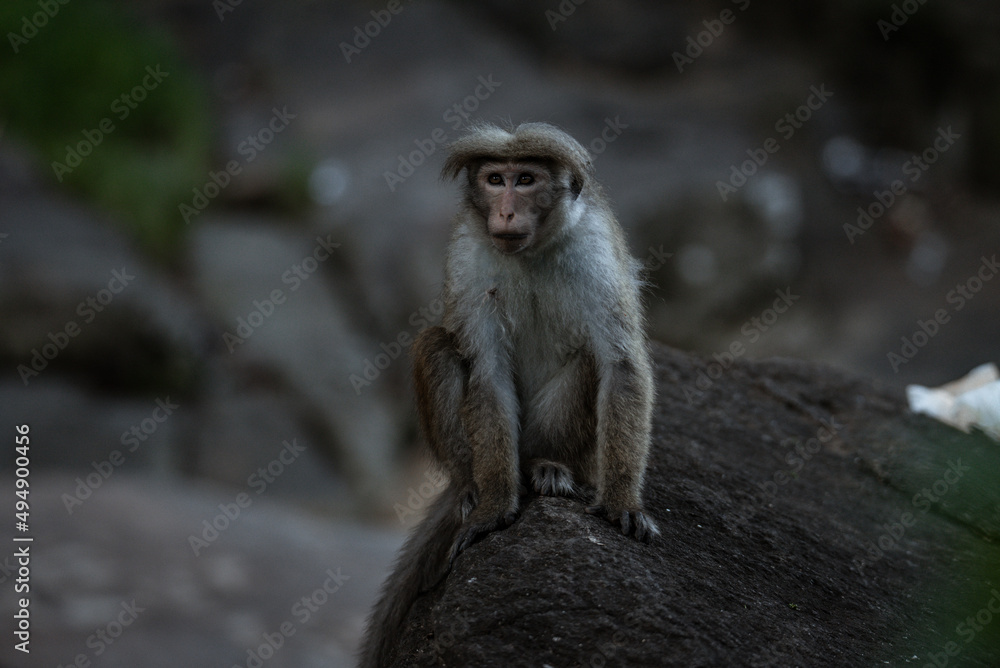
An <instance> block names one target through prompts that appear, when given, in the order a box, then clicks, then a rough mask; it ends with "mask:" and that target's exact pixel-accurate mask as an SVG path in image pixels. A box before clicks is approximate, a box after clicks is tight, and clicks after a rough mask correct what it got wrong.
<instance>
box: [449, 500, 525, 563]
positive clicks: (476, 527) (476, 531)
mask: <svg viewBox="0 0 1000 668" xmlns="http://www.w3.org/2000/svg"><path fill="white" fill-rule="evenodd" d="M516 519H517V511H516V510H509V511H507V512H506V513H504V514H503V515H500V516H499V517H497V518H495V519H493V520H490V521H487V522H473V523H472V524H469V525H468V526H464V527H462V529H461V530H460V531H459V532H458V536H457V537H456V538H455V544H454V545H453V546H452V548H451V556H449V557H448V570H451V567H452V566H454V564H455V559H457V558H458V555H459V553H460V552H461V551H462V550H464V549H465V548H467V547H469V546H470V545H472V544H473V543H475V542H476V541H478V540H479V539H481V538H482V537H483V536H485V535H486V534H488V533H492V532H494V531H496V530H497V529H504V528H506V527H509V526H510V525H511V524H513V523H514V520H516Z"/></svg>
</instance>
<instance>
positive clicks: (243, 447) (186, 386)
mask: <svg viewBox="0 0 1000 668" xmlns="http://www.w3.org/2000/svg"><path fill="white" fill-rule="evenodd" d="M0 28H2V34H3V35H4V42H5V43H4V44H3V45H2V46H0V361H2V370H3V373H2V374H0V417H2V429H3V431H2V432H0V433H2V435H3V436H2V438H3V439H4V440H3V442H4V443H6V444H8V445H5V446H4V447H5V448H7V450H6V452H8V453H10V454H9V455H4V456H3V457H2V458H0V471H2V477H3V489H4V490H8V491H10V490H12V489H13V484H14V462H15V452H14V438H15V435H16V433H15V427H14V426H15V425H22V424H27V425H28V426H29V428H30V444H31V448H30V457H31V464H30V471H31V474H30V481H31V487H30V489H31V497H30V500H31V510H30V514H31V516H30V520H31V522H30V530H29V531H28V532H27V533H28V534H30V535H33V536H34V537H35V542H34V543H33V544H32V562H31V608H30V610H31V614H32V645H31V648H32V654H31V662H30V663H29V662H28V661H26V659H27V656H25V655H23V654H21V653H19V652H16V651H14V650H13V648H12V647H11V645H10V642H9V640H8V641H5V643H4V645H3V647H0V660H2V662H3V663H4V665H67V666H68V665H81V666H82V665H85V664H84V663H83V662H82V660H86V661H89V662H92V665H100V666H138V665H142V666H178V665H187V666H226V667H228V666H247V667H248V668H249V667H251V666H259V665H262V664H264V665H267V666H298V667H301V666H307V667H308V666H346V665H351V661H352V659H351V656H352V652H353V651H354V649H355V647H356V645H357V641H358V637H359V634H360V632H361V629H362V626H363V620H364V615H365V614H366V613H367V610H368V608H369V606H370V604H371V602H372V598H373V597H374V595H375V593H376V591H377V587H378V585H379V583H380V581H381V579H382V577H383V576H384V574H385V570H386V569H387V568H388V566H389V563H390V561H391V559H392V556H393V554H394V552H395V550H396V549H397V548H398V546H399V544H400V542H401V540H402V537H403V535H404V532H405V529H406V528H407V527H409V526H412V524H413V523H414V521H415V520H416V519H417V518H419V515H420V512H421V509H422V508H423V506H424V505H425V504H426V502H427V499H429V498H430V497H432V496H433V494H434V493H435V492H436V491H437V490H438V489H439V488H440V486H441V484H442V481H441V479H440V478H439V477H438V476H437V474H436V473H435V472H434V469H433V468H430V467H429V466H428V464H427V462H426V460H424V459H423V458H422V455H421V452H420V449H419V448H418V438H417V432H416V425H415V416H414V412H413V410H412V399H411V395H410V388H409V382H408V361H407V356H406V344H407V343H408V341H409V340H411V338H412V337H413V336H414V335H415V334H416V333H417V332H419V331H420V330H421V329H423V328H425V327H427V326H429V325H431V324H436V323H437V322H438V320H439V319H440V315H441V310H440V308H441V305H440V302H438V301H437V296H438V291H439V288H440V283H441V278H442V275H441V267H442V261H443V254H444V248H445V244H446V242H447V239H448V233H449V232H448V221H449V219H450V217H451V215H452V213H453V212H454V211H455V209H456V206H457V203H458V188H457V187H456V186H454V185H453V184H449V183H444V182H442V181H441V180H440V179H439V176H438V174H439V170H440V166H441V164H442V162H443V153H444V150H443V148H444V146H445V145H446V143H447V142H448V141H451V140H453V139H455V138H456V137H458V136H459V135H460V134H461V132H462V129H463V128H464V127H465V126H467V125H468V123H469V122H471V121H475V120H486V121H493V122H499V123H513V124H517V123H519V122H522V121H529V120H531V121H547V122H550V123H554V124H556V125H559V126H561V127H563V128H564V129H566V130H567V131H569V132H570V133H571V134H573V135H574V136H575V137H577V138H578V139H579V140H580V141H581V142H582V143H583V144H585V145H586V146H587V147H588V148H589V149H590V150H591V152H592V153H593V154H594V156H595V166H596V170H597V176H598V179H599V180H600V181H601V182H602V183H603V184H604V186H605V188H606V190H607V192H608V194H609V195H610V197H611V198H612V200H613V202H614V205H615V208H616V210H617V212H618V215H619V218H620V220H621V222H622V224H623V225H624V227H625V228H626V230H627V232H628V235H629V240H630V243H631V247H632V250H633V253H634V254H635V255H636V256H637V257H639V258H641V259H643V260H644V261H645V264H646V268H647V271H648V277H649V283H650V286H649V289H648V293H647V303H648V309H649V333H650V336H651V338H653V339H655V340H658V341H661V342H663V343H666V344H669V345H672V346H676V347H679V348H682V349H685V350H691V351H697V352H699V353H704V354H708V355H716V359H717V360H718V361H719V364H720V365H721V366H722V367H723V368H725V367H726V366H728V364H729V363H731V357H729V358H727V357H726V355H724V354H723V353H726V354H730V355H731V353H729V352H728V351H737V350H738V351H740V352H738V353H737V356H741V357H746V358H759V357H765V356H773V355H780V356H790V357H797V358H804V359H808V360H815V361H819V362H824V363H829V364H833V365H836V366H838V367H841V368H843V369H846V370H848V371H851V372H854V373H858V374H862V375H865V376H868V377H873V378H875V379H878V380H879V381H882V382H885V383H887V384H890V385H894V386H898V387H900V388H902V387H904V386H905V385H906V384H907V383H915V382H916V383H920V384H924V385H937V384H941V383H943V382H946V381H948V380H952V379H954V378H957V377H959V376H961V375H963V374H965V373H966V372H967V371H968V370H970V369H971V368H972V367H974V366H976V365H978V364H981V363H984V362H988V361H994V362H997V361H1000V360H998V355H997V345H996V342H997V341H1000V317H998V314H1000V279H997V280H993V279H994V278H995V277H996V275H997V273H998V272H1000V268H998V267H997V265H996V259H995V258H996V256H997V254H998V252H1000V200H998V198H997V193H998V186H1000V170H998V168H997V163H996V160H995V156H996V155H997V154H998V152H1000V86H998V84H1000V42H998V40H997V39H996V36H997V35H998V34H1000V9H998V8H997V7H996V5H995V3H992V2H988V1H987V0H962V1H955V2H948V3H941V2H933V3H926V4H925V3H922V2H920V0H905V1H902V2H896V3H891V2H888V1H887V0H850V1H847V2H832V1H819V2H811V3H800V2H793V1H792V0H776V1H774V2H768V3H763V2H760V3H758V2H757V1H756V0H733V1H729V0H716V1H714V2H707V1H694V2H684V3H680V2H653V1H652V0H648V1H644V0H632V1H628V2H615V3H610V2H597V1H596V0H591V1H590V2H582V0H578V2H573V1H571V0H550V1H548V2H541V3H537V2H527V1H521V0H506V1H505V2H495V1H485V2H478V3H475V4H473V3H459V2H445V1H434V0H424V1H422V2H410V1H408V0H387V1H377V2H339V3H331V2H309V1H304V0H287V1H284V2H271V3H267V2H263V1H262V0H214V1H210V0H198V1H193V0H150V1H149V2H145V3H125V2H117V1H112V0H73V2H67V3H65V4H63V3H61V2H60V1H58V0H32V1H27V0H16V1H9V2H5V3H3V5H2V6H0ZM736 344H739V345H736ZM3 498H6V499H8V502H9V504H10V505H9V507H10V512H11V514H13V513H14V500H15V497H14V496H13V493H12V491H11V493H7V492H5V493H4V495H3ZM2 507H3V506H0V508H2ZM3 524H4V529H3V534H2V535H9V534H10V533H12V532H13V531H14V530H13V529H11V528H10V527H11V526H13V520H11V521H7V520H5V521H4V523H3ZM12 551H13V550H10V549H8V548H4V551H3V553H2V556H3V557H6V560H5V561H3V562H2V563H0V601H2V602H3V605H4V609H5V610H7V609H9V608H8V606H13V605H14V599H15V598H16V596H15V594H14V579H15V577H16V574H17V571H16V568H15V561H14V560H13V559H12V555H11V552H12ZM74 662H76V663H74Z"/></svg>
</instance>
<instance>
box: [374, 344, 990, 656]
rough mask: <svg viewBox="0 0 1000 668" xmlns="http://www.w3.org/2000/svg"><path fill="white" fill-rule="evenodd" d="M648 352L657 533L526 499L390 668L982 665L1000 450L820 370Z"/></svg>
mask: <svg viewBox="0 0 1000 668" xmlns="http://www.w3.org/2000/svg"><path fill="white" fill-rule="evenodd" d="M656 358H657V362H658V375H659V401H658V408H657V412H656V415H655V419H654V444H655V445H654V449H653V453H652V456H651V459H650V463H649V471H648V476H647V485H646V491H645V498H646V504H647V508H648V509H649V510H650V511H651V512H652V514H653V515H654V516H655V517H656V518H658V520H659V524H660V528H661V530H662V532H663V535H662V537H661V538H660V539H659V540H657V541H656V542H655V543H654V544H652V545H650V546H645V545H641V544H638V543H636V542H633V541H630V540H626V539H624V538H623V537H622V536H620V535H619V534H617V533H616V531H615V530H614V529H613V528H612V527H611V526H610V525H607V524H605V523H603V522H601V521H600V520H597V519H595V518H593V517H590V516H588V515H586V514H584V512H583V507H582V506H581V505H580V504H578V503H575V502H572V501H569V500H565V499H547V498H536V499H533V500H531V501H529V502H528V503H527V505H526V507H525V508H524V511H523V514H522V516H521V517H520V518H519V520H518V521H517V522H516V523H515V524H514V525H513V526H512V527H510V528H509V529H507V530H505V531H500V532H496V533H493V534H491V535H489V536H487V537H486V538H485V539H484V540H482V541H481V542H480V543H478V544H476V545H474V546H473V547H471V548H470V549H469V550H468V551H467V552H466V553H464V554H463V556H462V557H461V558H460V559H459V561H458V562H457V564H456V566H455V568H454V570H453V571H452V572H451V574H450V575H449V577H448V578H447V579H446V580H444V581H443V582H442V583H441V584H440V585H439V586H438V587H437V588H436V589H435V590H433V591H431V592H429V593H427V594H425V595H424V596H423V597H422V598H421V599H419V600H418V601H417V603H416V604H415V606H414V608H413V609H412V610H411V613H410V617H409V620H408V628H407V630H406V632H405V634H404V635H403V636H402V637H401V638H400V641H399V649H400V654H399V656H398V657H397V660H396V662H395V663H394V664H392V665H394V666H400V667H402V666H414V665H418V666H430V665H447V666H472V665H474V666H581V665H585V666H591V665H594V666H602V665H620V666H658V667H663V666H722V665H727V666H736V665H740V666H875V665H919V666H924V665H932V666H933V665H945V663H944V662H945V661H950V662H951V663H949V664H948V665H962V666H994V665H996V660H997V657H998V656H1000V619H995V618H998V617H1000V615H997V614H995V613H996V611H997V610H1000V569H998V566H997V564H1000V548H998V545H997V541H998V540H1000V487H998V485H997V482H998V477H1000V474H998V471H1000V445H998V444H997V443H995V442H992V441H990V440H989V439H987V438H986V437H985V436H983V435H982V434H973V435H964V434H961V433H960V432H957V431H954V430H952V429H950V428H948V427H945V426H943V425H940V424H937V423H935V422H933V421H931V420H929V419H925V418H923V417H919V416H914V415H912V414H909V413H908V412H907V411H906V409H905V404H904V403H903V399H902V397H901V396H900V395H899V393H898V392H896V391H894V390H889V389H886V388H884V387H880V386H878V385H875V384H872V383H870V382H868V381H865V380H859V379H857V378H853V377H850V376H847V375H844V374H842V373H840V372H836V371H833V370H830V369H829V368H826V367H822V366H817V365H812V364H806V363H801V362H794V361H786V360H772V361H764V362H746V361H741V360H735V361H733V360H726V359H723V358H722V356H718V357H717V358H715V359H713V358H705V359H700V358H693V357H690V356H688V355H686V354H683V353H679V352H676V351H673V350H671V349H667V348H659V349H657V351H656ZM991 607H992V610H991V609H990V608H991ZM969 617H971V618H972V619H971V620H970V619H967V618H969ZM991 622H992V623H991ZM977 629H978V630H977ZM935 661H937V664H935Z"/></svg>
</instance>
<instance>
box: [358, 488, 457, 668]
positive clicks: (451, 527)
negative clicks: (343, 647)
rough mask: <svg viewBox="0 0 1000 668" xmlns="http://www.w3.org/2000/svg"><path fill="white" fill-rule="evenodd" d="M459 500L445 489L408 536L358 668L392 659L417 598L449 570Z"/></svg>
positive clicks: (380, 665)
mask: <svg viewBox="0 0 1000 668" xmlns="http://www.w3.org/2000/svg"><path fill="white" fill-rule="evenodd" d="M460 504H461V500H460V495H459V492H458V491H457V490H456V489H455V485H449V486H448V487H447V488H446V489H445V490H444V491H443V492H442V493H441V494H439V495H438V497H437V498H436V499H435V500H434V502H433V503H432V504H431V507H430V510H429V511H428V513H427V517H426V518H424V521H423V522H421V523H420V524H419V525H418V526H417V527H416V528H415V529H414V530H413V533H411V534H410V537H409V538H407V539H406V542H405V543H404V544H403V548H402V549H401V550H400V552H399V557H397V559H396V563H395V566H394V567H393V571H392V574H391V575H389V577H388V578H386V580H385V583H384V584H383V585H382V593H381V594H380V595H379V599H378V601H377V602H376V603H375V607H374V608H373V609H372V613H371V615H370V616H369V617H368V626H367V628H366V629H365V637H364V640H363V641H362V644H361V652H360V664H359V668H384V667H385V666H386V665H388V661H389V659H390V658H392V656H393V648H394V646H395V643H396V642H397V641H398V640H399V638H400V635H401V632H402V630H403V629H402V627H403V622H404V621H405V620H406V616H407V614H408V613H409V612H410V608H411V607H412V606H413V603H414V601H416V599H417V596H418V595H419V594H420V593H421V592H423V591H425V590H427V589H430V588H432V587H433V586H434V585H436V584H437V583H438V582H440V581H441V579H442V578H443V577H444V575H446V574H447V570H448V567H449V564H448V555H449V553H450V550H451V546H452V543H453V542H454V540H455V536H456V535H457V534H458V530H459V529H460V528H461V526H462V515H461V505H460Z"/></svg>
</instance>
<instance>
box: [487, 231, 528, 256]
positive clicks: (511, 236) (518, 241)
mask: <svg viewBox="0 0 1000 668" xmlns="http://www.w3.org/2000/svg"><path fill="white" fill-rule="evenodd" d="M529 236H530V235H529V234H527V233H524V234H517V233H513V232H504V233H501V234H494V235H492V237H493V245H494V246H495V247H496V248H497V250H499V251H500V252H502V253H516V252H518V251H519V250H522V249H524V248H525V247H526V246H527V245H528V237H529Z"/></svg>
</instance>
